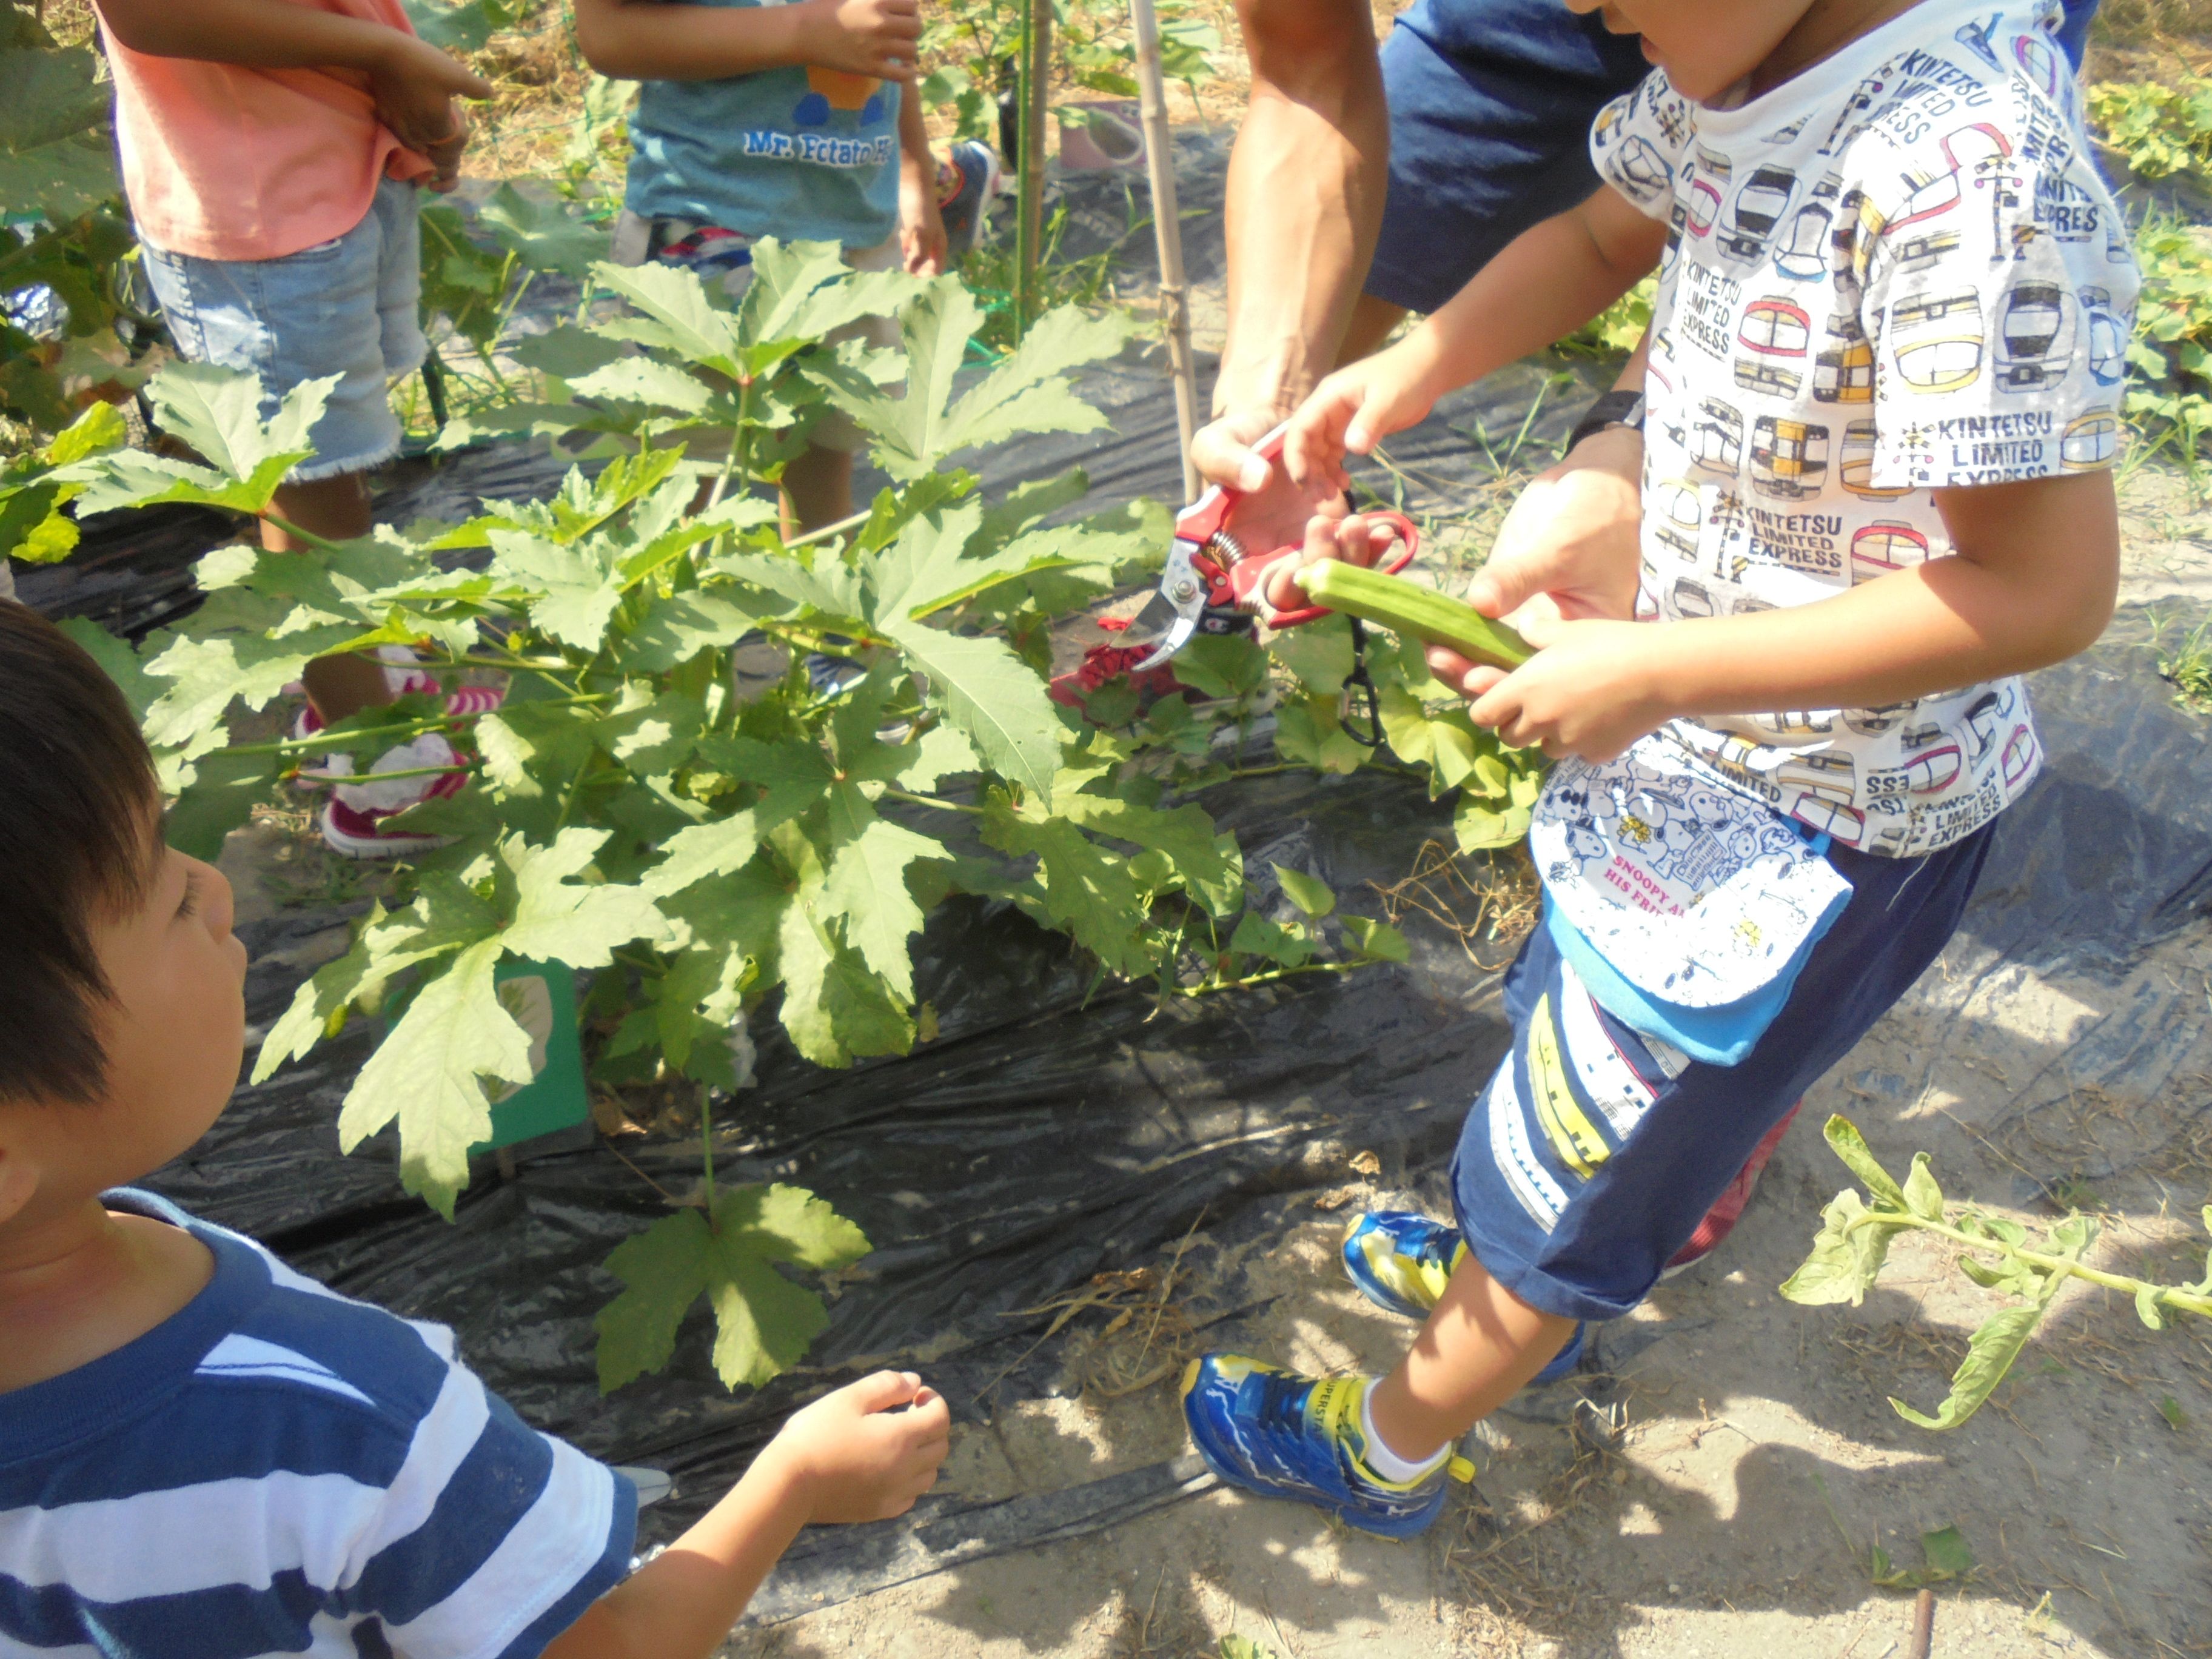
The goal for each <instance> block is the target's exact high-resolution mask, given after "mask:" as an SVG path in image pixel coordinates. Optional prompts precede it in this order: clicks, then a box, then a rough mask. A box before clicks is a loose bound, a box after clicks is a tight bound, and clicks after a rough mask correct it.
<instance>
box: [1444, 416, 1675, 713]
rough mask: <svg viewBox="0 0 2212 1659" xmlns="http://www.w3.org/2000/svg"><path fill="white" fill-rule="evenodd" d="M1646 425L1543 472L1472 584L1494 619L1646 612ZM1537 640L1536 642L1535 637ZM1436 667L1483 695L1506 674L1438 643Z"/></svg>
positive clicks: (1619, 617) (1586, 442) (1583, 446)
mask: <svg viewBox="0 0 2212 1659" xmlns="http://www.w3.org/2000/svg"><path fill="white" fill-rule="evenodd" d="M1643 466H1644V438H1643V435H1642V434H1641V433H1638V432H1632V431H1629V430H1627V429H1626V428H1617V427H1616V428H1608V429H1607V430H1606V431H1603V432H1598V433H1594V434H1592V435H1590V436H1589V437H1587V438H1585V439H1583V441H1582V442H1580V443H1579V444H1577V445H1576V446H1575V447H1574V450H1573V453H1571V454H1569V455H1568V456H1567V457H1566V458H1565V459H1564V460H1562V461H1561V462H1560V463H1559V465H1557V466H1554V467H1552V468H1550V469H1549V470H1547V471H1544V472H1541V473H1539V474H1538V475H1537V476H1536V477H1534V478H1532V479H1531V480H1529V482H1528V487H1527V488H1526V489H1523V490H1522V492H1521V496H1520V499H1519V500H1517V501H1515V502H1514V503H1513V508H1512V510H1511V511H1510V513H1507V514H1506V515H1505V523H1504V526H1501V527H1500V529H1499V530H1498V540H1497V542H1496V543H1495V544H1493V545H1492V550H1491V555H1490V559H1489V562H1487V563H1486V564H1485V565H1484V566H1483V567H1482V568H1481V569H1480V570H1478V571H1477V572H1475V574H1474V580H1472V581H1471V582H1470V583H1469V584H1468V591H1467V599H1468V604H1470V605H1473V606H1474V608H1475V609H1476V610H1477V611H1480V612H1482V614H1483V615H1484V616H1486V617H1498V618H1501V619H1503V620H1504V621H1506V622H1509V623H1512V624H1513V625H1514V626H1515V627H1516V628H1518V629H1520V630H1521V632H1522V634H1524V635H1528V634H1529V630H1530V629H1532V628H1534V629H1543V628H1544V627H1545V626H1546V625H1547V624H1552V623H1560V622H1571V621H1579V620H1583V619H1587V618H1599V619H1610V620H1613V621H1620V622H1626V621H1627V620H1628V619H1629V618H1630V617H1633V616H1634V615H1635V612H1636V589H1637V582H1638V559H1639V555H1638V548H1639V544H1640V538H1641V534H1642V507H1641V490H1640V488H1639V484H1638V480H1639V478H1640V477H1641V475H1642V471H1643ZM1529 642H1530V643H1531V644H1534V642H1535V641H1534V635H1530V640H1529ZM1428 658H1429V667H1430V670H1431V672H1433V673H1434V674H1435V675H1436V677H1437V678H1438V679H1440V680H1442V681H1443V682H1444V684H1447V685H1451V686H1455V687H1457V688H1458V689H1459V690H1461V691H1462V693H1464V694H1465V695H1466V696H1468V697H1470V698H1474V697H1480V696H1482V695H1483V694H1484V693H1486V692H1487V691H1488V690H1490V689H1491V688H1492V686H1495V685H1496V684H1498V682H1499V681H1500V680H1502V679H1504V678H1505V674H1504V671H1503V670H1501V669H1498V668H1493V667H1491V666H1489V665H1487V664H1483V663H1475V662H1470V661H1468V659H1466V658H1465V657H1462V656H1461V655H1460V654H1459V653H1456V652H1453V651H1446V650H1443V649H1442V648H1441V647H1435V646H1431V647H1430V648H1429V653H1428Z"/></svg>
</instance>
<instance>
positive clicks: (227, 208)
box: [95, 0, 491, 857]
mask: <svg viewBox="0 0 2212 1659" xmlns="http://www.w3.org/2000/svg"><path fill="white" fill-rule="evenodd" d="M95 3H96V5H97V7H98V9H99V12H100V25H101V29H102V32H103V33H105V35H106V41H107V53H108V58H109V61H110V62H111V63H112V64H113V66H114V73H115V91H116V135H117V141H118V149H119V150H120V152H121V155H122V161H123V179H124V188H125V191H126V193H127V194H128V195H129V197H130V200H131V214H132V216H133V217H134V218H135V219H136V221H137V228H138V234H139V238H140V240H141V241H142V242H143V245H144V249H145V266H146V272H147V276H148V277H149V280H150V282H151V283H152V285H153V289H154V292H155V296H156V297H157V298H158V299H159V300H160V301H161V309H162V313H163V314H164V315H165V317H166V318H167V322H168V325H169V331H170V334H171V335H172V337H173V338H174V340H175V342H176V345H177V349H178V350H179V352H180V353H181V354H182V355H184V356H186V357H188V358H191V359H193V360H194V361H196V362H211V363H218V364H221V365H222V366H224V367H226V368H240V369H247V370H251V371H252V373H253V374H257V375H258V376H259V378H260V380H261V389H262V399H263V404H262V412H263V415H264V418H265V417H266V416H270V415H273V414H274V413H275V412H276V407H277V405H278V404H279V403H281V402H282V401H283V397H284V394H285V393H286V392H289V391H290V390H291V389H292V388H293V387H294V386H298V385H299V384H301V382H302V381H305V380H318V379H322V378H325V377H330V376H335V377H337V384H336V385H335V386H333V387H331V392H330V396H329V401H328V402H327V403H326V404H325V406H324V410H323V414H322V417H321V418H320V419H319V421H318V422H316V424H315V427H314V429H313V433H312V434H311V437H312V441H313V444H314V447H315V454H314V457H313V459H311V460H309V461H307V463H305V464H304V465H301V466H300V467H299V468H297V469H296V470H295V471H294V472H293V474H292V476H291V477H290V478H289V480H287V482H286V483H284V484H283V486H282V487H281V488H280V489H278V490H277V492H276V514H277V516H279V517H281V518H283V520H285V521H286V522H288V523H289V524H292V525H295V526H298V527H300V528H301V529H302V530H306V531H307V532H311V533H313V534H314V535H317V536H320V537H324V538H328V539H331V540H334V541H343V540H346V539H348V538H352V537H356V536H363V535H366V534H368V531H369V528H370V523H371V520H370V516H369V506H368V486H367V483H366V478H365V475H366V474H367V473H368V470H369V469H370V468H372V467H374V466H377V465H380V464H382V463H383V462H385V461H387V460H389V459H392V456H393V455H394V454H396V453H398V448H399V436H400V434H399V422H398V418H397V416H394V415H393V413H392V406H391V403H390V400H389V398H387V396H386V389H387V387H388V386H389V384H390V382H391V380H392V379H394V378H395V377H397V376H398V375H401V374H409V373H410V372H412V371H413V370H414V369H416V368H418V367H420V365H421V364H422V359H423V357H424V356H425V355H426V352H427V350H428V348H427V347H426V345H425V343H424V342H423V338H422V329H421V326H420V325H419V323H418V321H417V319H416V307H417V305H418V302H419V299H420V291H419V290H420V283H419V276H418V267H419V263H420V246H421V245H420V240H419V237H420V233H419V229H418V226H417V223H416V195H417V191H418V190H419V189H420V188H421V187H422V186H423V185H428V187H429V188H430V189H432V190H440V191H442V190H450V189H452V188H453V183H454V180H455V179H456V177H457V176H458V170H459V165H460V156H461V149H462V147H463V145H464V143H465V142H466V137H467V129H466V126H465V124H464V122H463V120H462V118H461V115H460V112H459V109H458V107H457V106H456V105H455V103H454V100H455V99H456V98H462V97H467V98H487V97H489V96H490V95H491V88H490V86H489V84H488V83H487V82H484V81H483V79H482V78H481V77H480V76H477V75H476V74H474V73H472V72H471V70H468V69H467V68H465V66H463V65H462V64H458V63H456V62H454V61H453V59H452V58H449V57H447V55H446V54H445V53H444V52H440V51H439V50H438V49H437V48H436V47H435V46H430V45H429V44H428V43H427V42H426V41H424V40H421V39H419V38H418V37H417V36H416V33H415V32H414V29H413V28H412V27H410V24H409V22H408V21H407V14H406V12H405V10H404V9H403V7H402V6H401V4H400V0H95ZM261 535H262V542H263V544H264V546H267V547H270V548H272V549H276V550H287V549H289V548H290V547H291V546H292V545H293V542H292V540H291V538H289V536H288V535H287V534H286V533H285V532H283V531H280V530H277V529H276V528H275V527H274V526H270V525H268V524H266V523H264V525H263V526H262V532H261ZM306 678H307V694H308V697H309V699H310V702H312V704H313V709H314V713H315V714H316V715H317V716H318V717H319V719H321V720H341V719H343V718H344V717H345V716H347V715H348V714H353V713H355V712H356V711H357V710H358V709H360V708H363V707H366V706H368V705H369V704H372V703H379V702H390V701H391V700H392V696H394V695H395V693H396V691H397V690H398V689H399V687H398V684H396V683H395V680H394V678H393V677H392V676H390V675H388V674H387V672H386V669H385V668H384V666H383V665H380V664H379V663H377V662H375V661H374V660H372V659H368V658H365V657H350V656H348V657H328V658H324V659H320V660H319V661H317V662H314V663H312V664H310V665H308V669H307V676H306ZM410 689H420V688H410ZM351 793H354V791H353V789H352V788H351V787H347V788H342V789H340V790H339V791H337V792H336V793H335V794H334V795H333V798H332V800H331V805H329V806H328V807H327V808H326V809H325V814H324V826H323V828H324V834H325V838H326V839H328V840H329V841H330V842H331V845H332V846H333V847H336V848H337V849H338V850H340V851H342V852H345V853H349V854H353V855H355V856H357V857H380V856H391V855H392V854H398V853H403V852H406V851H410V850H415V849H416V848H419V847H420V846H421V845H422V838H420V837H405V836H396V835H393V834H391V833H390V832H380V830H379V829H378V828H377V826H376V820H377V819H378V818H379V817H383V816H386V815H387V813H386V811H385V810H383V809H384V808H385V807H388V806H389V803H381V805H380V806H379V807H375V808H372V807H370V806H369V805H368V803H367V802H366V801H365V800H364V801H362V802H358V803H354V804H349V801H348V799H347V797H348V796H349V794H351Z"/></svg>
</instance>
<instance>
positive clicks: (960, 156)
mask: <svg viewBox="0 0 2212 1659" xmlns="http://www.w3.org/2000/svg"><path fill="white" fill-rule="evenodd" d="M998 190H999V155H998V152H997V151H996V150H994V149H992V148H991V147H990V146H989V145H988V144H979V143H976V142H975V140H974V139H972V138H964V139H963V140H961V142H960V143H957V144H955V145H953V146H952V149H951V153H950V155H948V156H947V158H946V159H945V161H944V162H943V163H942V164H941V165H940V166H939V167H938V169H937V211H938V215H939V217H940V218H942V219H943V220H944V221H945V265H946V268H947V269H951V268H952V267H954V266H957V265H958V264H959V263H960V256H961V255H962V254H963V253H965V252H968V250H969V249H970V248H972V247H974V246H975V244H976V241H977V240H979V239H980V238H981V235H982V234H983V221H984V219H985V218H986V217H987V216H988V215H989V213H990V211H991V198H992V197H994V196H995V195H996V194H997V193H998Z"/></svg>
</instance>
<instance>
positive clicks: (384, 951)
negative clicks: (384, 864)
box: [251, 873, 499, 1083]
mask: <svg viewBox="0 0 2212 1659" xmlns="http://www.w3.org/2000/svg"><path fill="white" fill-rule="evenodd" d="M498 927H499V918H498V917H497V915H495V913H494V912H493V911H492V909H491V908H490V907H489V905H487V904H485V903H484V902H483V900H482V899H481V898H479V897H478V896H477V895H476V893H475V892H474V891H473V890H471V889H470V888H468V887H466V886H464V885H463V884H461V883H460V882H459V881H457V880H455V879H453V878H452V877H451V876H448V875H443V874H436V873H434V874H432V875H430V876H428V877H426V878H424V881H423V884H422V892H421V893H420V895H418V896H417V897H416V900H415V902H413V903H412V904H410V905H408V906H407V907H406V908H404V909H401V910H398V911H396V912H392V913H390V914H387V913H386V910H385V908H384V906H383V905H382V904H381V903H378V904H376V905H374V907H373V908H371V909H370V911H369V913H368V918H367V919H366V920H365V921H363V922H362V926H361V928H360V930H359V931H358V932H357V933H356V934H355V936H354V941H353V945H352V948H351V949H349V951H347V952H346V953H345V955H343V956H342V957H338V958H337V960H336V961H335V962H327V963H324V964H323V965H322V966H321V967H320V968H319V969H316V970H315V974H314V976H313V978H312V979H309V980H308V981H307V982H306V983H304V984H302V985H301V987H300V988H299V989H298V990H297V991H295V992H294V993H293V995H292V1002H291V1006H289V1007H288V1008H287V1009H285V1011H284V1012H283V1016H282V1017H281V1018H279V1019H278V1020H277V1022H276V1024H275V1025H274V1026H272V1027H271V1028H270V1032H269V1035H268V1036H265V1037H264V1038H263V1039H262V1041H261V1048H260V1051H259V1052H258V1054H256V1055H255V1056H254V1060H253V1072H252V1079H251V1080H252V1081H253V1082H255V1083H265V1082H267V1081H268V1080H269V1079H270V1078H271V1077H272V1076H274V1075H275V1074H276V1068H277V1067H278V1066H282V1065H283V1064H284V1062H285V1061H286V1060H296V1059H300V1058H302V1057H304V1056H305V1055H306V1054H307V1052H308V1050H310V1049H311V1048H313V1047H314V1046H315V1044H316V1043H317V1042H320V1041H322V1040H323V1038H325V1036H330V1035H331V1034H332V1033H333V1032H334V1031H335V1030H336V1029H337V1026H338V1025H339V1024H343V1013H344V1011H345V1009H346V1007H347V1006H348V1005H349V1004H351V1003H354V1002H363V1003H367V1002H373V1001H374V1000H376V999H377V998H378V997H379V996H380V994H381V993H382V992H383V989H384V987H385V986H386V985H387V984H388V983H390V982H391V980H392V976H393V975H396V974H398V973H401V972H403V971H404V970H405V969H409V968H411V967H413V966H415V965H416V963H422V962H428V961H431V960H433V959H434V958H435V957H441V956H447V955H451V954H453V952H455V951H460V950H463V949H465V948H466V947H468V946H469V945H476V944H479V943H481V942H483V940H485V939H489V938H490V937H491V936H492V935H493V934H494V933H496V932H497V931H498Z"/></svg>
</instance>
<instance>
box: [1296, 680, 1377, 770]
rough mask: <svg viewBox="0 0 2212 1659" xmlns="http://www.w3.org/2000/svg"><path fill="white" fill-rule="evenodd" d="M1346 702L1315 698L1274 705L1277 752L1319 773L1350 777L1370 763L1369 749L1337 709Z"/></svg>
mask: <svg viewBox="0 0 2212 1659" xmlns="http://www.w3.org/2000/svg"><path fill="white" fill-rule="evenodd" d="M1342 701H1343V699H1342V698H1340V697H1339V696H1333V695H1332V696H1323V695H1318V694H1317V695H1315V696H1304V697H1291V698H1286V699H1285V700H1284V701H1283V702H1279V703H1277V704H1276V705H1275V750H1276V752H1277V753H1279V754H1280V755H1281V756H1282V757H1283V758H1284V759H1285V760H1290V761H1296V762H1297V763H1298V764H1300V765H1302V766H1310V767H1312V768H1313V769H1314V770H1315V771H1316V772H1331V773H1334V774H1336V775H1339V776H1349V775H1351V774H1352V773H1354V772H1357V771H1358V769H1360V768H1361V767H1363V766H1364V765H1365V764H1366V763H1367V759H1368V755H1369V752H1370V751H1369V750H1367V748H1366V747H1365V746H1364V745H1363V744H1360V743H1358V741H1356V740H1355V739H1354V738H1352V734H1351V733H1350V732H1346V730H1345V729H1344V722H1343V721H1342V720H1340V719H1339V718H1338V715H1337V709H1338V708H1339V706H1340V703H1341V702H1342Z"/></svg>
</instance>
